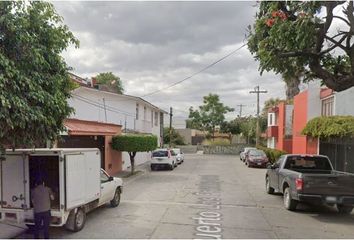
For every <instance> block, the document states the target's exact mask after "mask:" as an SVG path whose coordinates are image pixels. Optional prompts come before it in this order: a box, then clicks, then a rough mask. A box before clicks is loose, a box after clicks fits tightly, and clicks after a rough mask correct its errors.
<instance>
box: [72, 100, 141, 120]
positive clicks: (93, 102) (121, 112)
mask: <svg viewBox="0 0 354 240" xmlns="http://www.w3.org/2000/svg"><path fill="white" fill-rule="evenodd" d="M72 95H73V96H74V97H75V98H76V99H77V100H79V101H82V102H85V103H88V104H90V105H92V106H95V107H98V108H101V109H103V110H107V111H110V112H114V113H119V114H123V115H127V116H131V117H135V115H134V114H132V113H129V112H125V111H122V110H120V109H117V108H114V107H112V106H108V105H106V107H104V106H103V105H101V103H99V102H95V101H92V100H91V99H87V98H85V97H82V96H79V95H76V94H72Z"/></svg>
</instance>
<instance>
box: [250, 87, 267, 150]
mask: <svg viewBox="0 0 354 240" xmlns="http://www.w3.org/2000/svg"><path fill="white" fill-rule="evenodd" d="M267 92H268V91H266V90H259V86H256V87H255V88H254V91H250V93H256V94H257V128H256V146H258V144H259V94H260V93H267Z"/></svg>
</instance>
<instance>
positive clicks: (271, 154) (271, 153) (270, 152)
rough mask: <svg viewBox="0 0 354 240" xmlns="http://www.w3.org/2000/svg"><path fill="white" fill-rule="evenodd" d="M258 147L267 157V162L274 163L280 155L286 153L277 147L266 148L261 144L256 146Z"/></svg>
mask: <svg viewBox="0 0 354 240" xmlns="http://www.w3.org/2000/svg"><path fill="white" fill-rule="evenodd" d="M257 148H258V149H260V150H263V151H264V152H265V154H266V155H267V157H268V160H269V162H271V163H274V162H276V161H277V160H278V158H279V157H280V156H281V155H284V154H286V152H285V151H280V150H277V149H272V148H266V147H263V146H257Z"/></svg>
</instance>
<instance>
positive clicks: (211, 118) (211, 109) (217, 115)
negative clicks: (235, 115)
mask: <svg viewBox="0 0 354 240" xmlns="http://www.w3.org/2000/svg"><path fill="white" fill-rule="evenodd" d="M203 103H204V105H202V106H199V110H194V109H193V107H190V108H189V117H188V118H189V119H188V120H189V122H190V124H191V125H193V126H195V127H196V128H197V129H199V130H207V131H209V132H211V133H212V134H214V132H215V127H216V126H220V125H221V124H222V123H223V122H224V121H225V114H226V113H228V112H232V111H234V109H233V108H230V107H228V106H224V104H223V103H221V102H220V98H219V96H218V95H217V94H211V93H210V94H209V95H208V96H204V97H203Z"/></svg>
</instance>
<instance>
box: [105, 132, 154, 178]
mask: <svg viewBox="0 0 354 240" xmlns="http://www.w3.org/2000/svg"><path fill="white" fill-rule="evenodd" d="M112 148H113V149H114V150H117V151H121V152H128V154H129V157H130V164H131V172H132V173H134V168H135V155H136V153H137V152H148V151H152V150H155V149H156V148H157V137H156V136H153V135H121V136H115V137H113V139H112Z"/></svg>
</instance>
